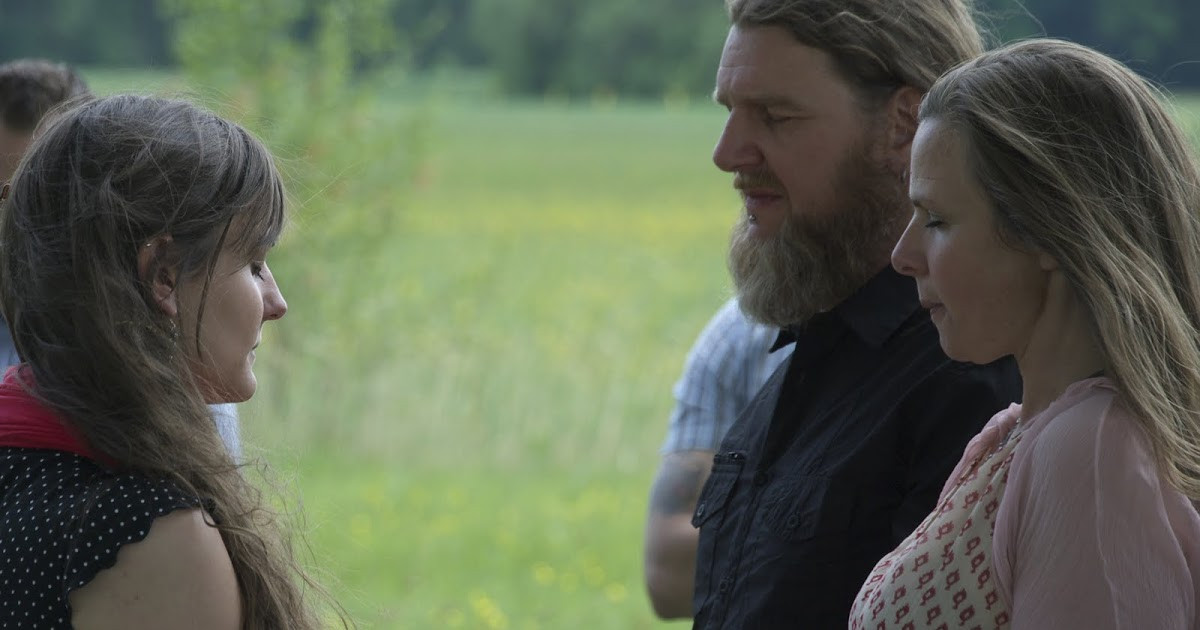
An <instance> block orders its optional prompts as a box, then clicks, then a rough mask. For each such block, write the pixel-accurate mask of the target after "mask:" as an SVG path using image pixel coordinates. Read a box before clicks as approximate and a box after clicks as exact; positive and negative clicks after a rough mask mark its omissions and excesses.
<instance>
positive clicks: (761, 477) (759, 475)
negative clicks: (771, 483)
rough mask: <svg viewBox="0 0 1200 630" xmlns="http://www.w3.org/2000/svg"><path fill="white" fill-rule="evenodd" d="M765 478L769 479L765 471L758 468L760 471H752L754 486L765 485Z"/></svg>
mask: <svg viewBox="0 0 1200 630" xmlns="http://www.w3.org/2000/svg"><path fill="white" fill-rule="evenodd" d="M767 479H769V477H768V476H767V473H766V472H764V471H761V470H760V471H758V472H756V473H754V485H756V486H765V485H767Z"/></svg>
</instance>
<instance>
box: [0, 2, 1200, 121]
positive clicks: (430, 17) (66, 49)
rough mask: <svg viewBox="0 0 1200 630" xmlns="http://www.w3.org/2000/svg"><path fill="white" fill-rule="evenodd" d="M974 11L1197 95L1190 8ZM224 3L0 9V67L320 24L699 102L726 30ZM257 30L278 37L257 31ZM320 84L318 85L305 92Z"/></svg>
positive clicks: (603, 11)
mask: <svg viewBox="0 0 1200 630" xmlns="http://www.w3.org/2000/svg"><path fill="white" fill-rule="evenodd" d="M156 2H157V4H156ZM976 3H977V5H978V6H979V7H980V8H982V9H983V10H984V12H985V14H987V15H988V16H990V17H988V18H987V19H986V20H985V23H987V24H989V25H990V30H992V31H993V32H994V33H995V34H996V35H998V39H999V40H1000V41H1008V40H1011V39H1013V38H1015V37H1023V36H1031V35H1050V36H1054V37H1062V38H1065V39H1071V40H1075V41H1078V42H1081V43H1084V44H1087V45H1089V46H1093V47H1095V48H1098V49H1100V50H1103V51H1104V52H1107V53H1109V54H1111V55H1113V56H1114V57H1116V58H1118V59H1120V60H1122V61H1125V62H1127V63H1129V64H1130V65H1132V66H1133V67H1134V68H1135V69H1137V70H1139V71H1140V72H1143V73H1145V74H1147V75H1149V76H1151V77H1153V78H1156V79H1159V80H1161V81H1164V82H1166V83H1167V84H1168V85H1170V86H1176V87H1179V86H1191V87H1195V86H1200V38H1196V37H1193V36H1192V33H1191V31H1190V27H1191V25H1196V24H1200V2H1196V0H1142V1H1140V2H1129V1H1128V0H976ZM234 4H236V3H234V2H232V1H231V0H210V1H207V2H205V1H198V2H192V1H191V0H106V2H104V3H99V2H78V1H75V0H0V58H11V57H17V56H29V55H40V56H47V57H53V58H58V59H63V60H66V61H71V62H74V63H78V64H92V65H117V66H132V65H163V64H167V63H170V62H172V61H176V60H177V61H178V62H181V63H183V64H184V65H186V66H190V67H193V68H195V67H196V64H194V63H191V62H189V61H188V60H187V58H186V55H187V54H189V51H190V50H192V49H194V48H202V49H204V48H209V49H213V50H218V49H219V50H224V51H227V57H228V61H229V62H230V64H223V65H221V66H220V71H221V72H229V71H230V68H231V67H236V66H237V65H238V64H242V65H245V64H248V63H251V62H253V63H255V64H258V63H261V62H264V61H270V60H272V59H277V58H278V57H279V56H280V55H283V57H284V58H293V56H292V55H293V53H290V52H284V49H294V48H295V47H296V46H297V45H305V44H318V45H319V39H320V37H322V35H321V32H322V29H323V28H324V29H327V28H328V26H322V24H326V25H327V24H328V23H329V22H327V21H326V22H322V20H328V19H332V18H333V16H334V14H336V15H337V16H338V17H337V20H339V21H340V22H339V23H340V24H342V25H343V26H342V27H339V28H343V31H344V33H345V34H347V36H349V37H352V39H353V41H350V42H347V44H348V45H349V49H348V52H347V54H346V56H345V59H343V60H342V63H344V68H343V70H344V71H346V74H347V75H350V74H359V73H363V72H364V71H370V70H373V69H377V68H380V67H382V66H386V65H389V64H403V65H405V66H407V67H412V68H416V69H421V70H425V69H430V68H434V67H437V66H440V65H453V66H470V67H481V68H484V69H487V70H489V71H491V72H493V73H494V74H495V75H496V76H497V77H498V78H499V80H500V83H501V85H502V87H503V88H504V89H505V90H506V91H508V92H510V93H520V94H561V95H570V96H581V97H588V96H596V95H610V94H625V95H634V96H657V95H664V94H666V95H681V94H687V95H697V96H699V95H703V94H707V92H708V91H709V90H710V89H711V84H712V75H713V73H714V69H715V65H716V60H717V58H718V56H719V54H720V47H721V42H722V41H723V33H724V31H725V27H726V24H725V14H724V9H723V6H722V3H721V2H720V1H719V0H709V1H708V2H701V3H697V2H695V1H694V0H654V1H652V2H644V1H640V0H362V1H361V2H350V1H343V2H334V1H324V2H319V1H317V0H256V1H254V2H244V3H240V4H244V5H246V6H244V7H240V8H237V9H236V10H234V9H230V8H229V7H231V6H232V5H234ZM156 6H158V7H162V8H165V9H166V11H165V12H164V13H161V14H160V12H158V11H155V10H154V9H155V7H156ZM187 7H204V8H205V10H206V11H215V12H216V13H215V14H214V15H220V16H225V15H227V14H228V15H234V14H236V15H237V19H238V20H239V25H242V24H244V26H239V28H235V29H229V28H228V25H226V24H222V23H220V20H222V19H224V18H223V17H222V18H219V19H218V18H217V17H215V16H209V17H208V18H206V17H205V16H203V15H201V13H200V12H198V11H192V12H189V13H187V16H188V20H189V23H190V24H191V25H192V26H190V27H188V28H186V29H183V30H175V31H174V32H176V33H178V35H179V37H178V38H177V40H176V41H174V42H172V41H171V40H170V36H169V33H170V32H172V31H171V29H170V25H171V23H172V22H174V21H177V20H179V19H181V18H182V17H183V16H184V13H182V12H181V11H183V10H186V9H187ZM231 11H232V12H231ZM326 13H328V15H326V16H325V17H322V15H323V14H326ZM240 21H244V22H240ZM256 25H257V26H256ZM267 26H270V27H271V28H273V29H275V30H270V29H268V30H263V28H262V27H267ZM328 35H329V32H328V31H326V36H328ZM173 55H174V56H173ZM321 67H323V68H328V67H329V66H328V64H325V65H324V66H321ZM350 70H353V73H351V72H349V71H350ZM338 72H339V73H340V72H342V71H341V70H339V71H338ZM328 79H329V77H324V78H320V77H318V80H317V81H315V82H314V83H313V85H316V86H324V85H327V84H328ZM334 85H335V84H334Z"/></svg>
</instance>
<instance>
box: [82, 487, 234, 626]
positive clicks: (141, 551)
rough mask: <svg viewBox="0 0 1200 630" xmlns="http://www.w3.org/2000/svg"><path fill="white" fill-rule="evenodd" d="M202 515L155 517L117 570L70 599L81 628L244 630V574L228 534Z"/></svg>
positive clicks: (192, 512)
mask: <svg viewBox="0 0 1200 630" xmlns="http://www.w3.org/2000/svg"><path fill="white" fill-rule="evenodd" d="M205 518H206V515H205V513H204V512H203V511H202V510H199V509H191V510H177V511H175V512H171V513H170V514H166V515H164V516H161V517H159V518H158V519H155V521H154V524H153V525H152V526H151V527H150V532H149V533H148V534H147V535H146V538H145V539H144V540H142V541H141V542H137V543H131V544H128V545H126V546H124V547H122V548H121V551H120V552H119V553H118V554H117V562H116V564H115V565H113V567H112V568H110V569H107V570H105V571H102V572H100V573H99V574H97V575H96V577H95V579H93V580H92V581H91V582H89V583H87V584H86V585H84V586H83V587H81V588H79V589H77V590H75V591H73V592H72V593H71V595H70V603H71V610H72V611H73V612H72V617H71V623H72V625H73V626H74V627H75V628H78V629H80V630H109V629H114V630H115V629H117V628H179V629H181V630H186V629H189V628H196V629H199V628H214V629H225V628H228V629H230V630H236V629H237V628H240V627H241V602H240V598H239V595H238V587H237V576H236V575H235V574H234V571H233V564H232V563H231V562H230V560H229V552H228V551H227V550H226V549H225V543H224V541H222V540H221V534H220V532H219V531H218V530H217V529H216V528H215V527H212V526H210V525H209V524H208V523H207V522H205Z"/></svg>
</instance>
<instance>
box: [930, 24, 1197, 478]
mask: <svg viewBox="0 0 1200 630" xmlns="http://www.w3.org/2000/svg"><path fill="white" fill-rule="evenodd" d="M1164 100H1166V97H1164V96H1163V95H1162V94H1161V93H1159V92H1158V91H1157V90H1155V89H1154V88H1152V87H1151V86H1150V85H1149V84H1147V83H1146V81H1144V80H1143V79H1142V78H1140V77H1138V76H1137V75H1135V74H1134V73H1133V72H1131V71H1130V70H1129V69H1128V68H1126V67H1124V66H1123V65H1121V64H1120V63H1117V62H1116V61H1113V60H1112V59H1109V58H1108V57H1105V56H1104V55H1102V54H1100V53H1098V52H1095V51H1093V50H1090V49H1087V48H1085V47H1083V46H1079V45H1076V44H1071V43H1068V42H1062V41H1056V40H1033V41H1027V42H1023V43H1018V44H1014V45H1010V46H1007V47H1005V48H1002V49H999V50H996V51H993V52H990V53H987V54H985V55H983V56H982V57H980V58H978V59H975V60H974V61H971V62H969V63H967V64H965V65H963V66H962V67H960V68H958V69H956V70H954V71H953V72H951V73H949V74H947V75H946V76H944V77H942V78H941V79H939V80H938V82H937V83H936V84H935V85H934V86H933V88H932V89H931V90H930V92H929V94H928V95H927V96H926V99H925V102H924V103H923V105H922V107H921V112H920V118H921V119H922V120H929V119H939V120H942V121H944V122H945V123H947V124H948V125H949V126H950V127H952V128H953V129H955V130H956V131H957V132H959V133H960V134H961V136H962V137H963V138H964V139H965V141H966V145H967V151H968V155H969V159H970V161H971V168H972V171H973V172H974V174H975V176H976V177H977V178H978V180H979V182H980V184H981V185H982V186H983V188H984V190H985V191H986V192H987V195H988V197H989V198H990V199H991V200H992V202H993V205H994V210H995V213H996V220H997V225H998V229H999V232H1000V235H1001V237H1002V238H1003V239H1004V240H1005V241H1007V242H1009V243H1010V244H1012V245H1014V246H1016V247H1020V248H1026V249H1031V250H1036V251H1040V252H1044V253H1046V254H1049V255H1050V256H1052V257H1054V258H1055V259H1056V260H1057V261H1058V264H1059V266H1060V268H1061V270H1062V272H1063V273H1064V274H1065V275H1066V277H1067V278H1068V280H1069V281H1070V283H1071V285H1072V287H1073V289H1074V290H1075V292H1076V294H1077V295H1078V297H1079V298H1080V300H1081V302H1082V303H1083V304H1085V305H1086V307H1087V309H1088V311H1089V312H1090V315H1091V317H1092V319H1093V323H1094V327H1095V335H1096V338H1097V340H1098V342H1099V345H1100V347H1101V348H1102V349H1103V351H1104V353H1105V355H1106V357H1107V361H1108V366H1107V371H1108V373H1109V374H1110V375H1111V376H1112V377H1113V379H1114V380H1115V381H1116V383H1117V384H1118V386H1119V388H1120V391H1121V395H1122V397H1123V398H1124V400H1125V401H1126V402H1127V404H1128V405H1129V406H1130V407H1131V408H1132V410H1133V412H1134V413H1135V414H1136V416H1137V418H1138V420H1139V421H1140V422H1141V423H1142V424H1143V427H1144V429H1145V432H1146V434H1147V436H1148V437H1149V439H1150V441H1151V443H1152V447H1153V449H1154V454H1155V456H1156V458H1157V461H1158V464H1159V467H1160V468H1161V469H1162V471H1163V473H1164V474H1165V475H1166V476H1167V477H1168V478H1169V479H1170V480H1171V481H1172V483H1174V484H1175V485H1176V486H1177V487H1178V488H1179V489H1180V490H1182V491H1183V492H1185V493H1186V494H1188V495H1189V496H1191V497H1193V498H1197V497H1200V215H1198V214H1197V213H1198V212H1200V175H1198V174H1197V167H1196V163H1195V160H1194V158H1193V155H1192V153H1191V151H1190V150H1189V147H1188V145H1187V143H1186V141H1185V139H1184V138H1185V137H1184V135H1183V134H1182V133H1181V132H1180V130H1179V129H1178V127H1177V126H1176V125H1175V123H1174V121H1173V120H1172V118H1171V115H1170V113H1169V112H1168V111H1167V110H1166V109H1165V108H1164V105H1163V101H1164Z"/></svg>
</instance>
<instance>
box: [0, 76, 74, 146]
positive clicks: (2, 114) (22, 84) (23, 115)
mask: <svg viewBox="0 0 1200 630" xmlns="http://www.w3.org/2000/svg"><path fill="white" fill-rule="evenodd" d="M88 93H89V92H88V86H87V84H86V83H84V81H83V79H82V78H80V76H79V75H78V74H76V72H75V70H73V69H72V68H71V67H70V66H68V65H67V64H64V63H53V62H50V61H45V60H42V59H18V60H17V61H11V62H9V63H6V64H4V65H0V123H3V124H4V126H6V127H8V128H9V129H11V130H13V131H20V132H30V131H33V129H34V127H36V126H37V124H38V121H40V120H41V119H42V116H45V115H46V112H48V111H50V110H51V109H52V108H54V106H56V105H58V104H59V103H62V102H64V101H68V100H70V99H72V98H75V97H76V96H82V95H84V94H88Z"/></svg>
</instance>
